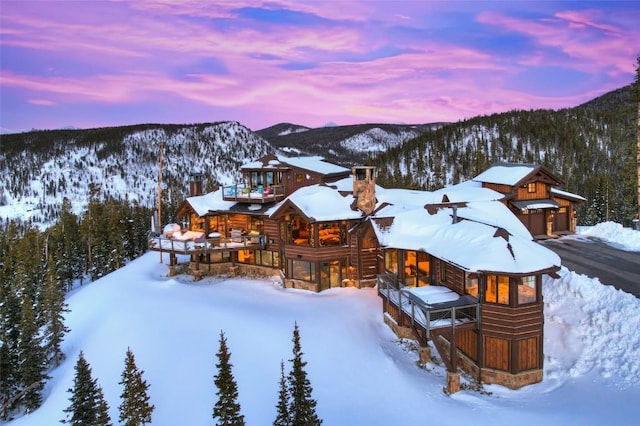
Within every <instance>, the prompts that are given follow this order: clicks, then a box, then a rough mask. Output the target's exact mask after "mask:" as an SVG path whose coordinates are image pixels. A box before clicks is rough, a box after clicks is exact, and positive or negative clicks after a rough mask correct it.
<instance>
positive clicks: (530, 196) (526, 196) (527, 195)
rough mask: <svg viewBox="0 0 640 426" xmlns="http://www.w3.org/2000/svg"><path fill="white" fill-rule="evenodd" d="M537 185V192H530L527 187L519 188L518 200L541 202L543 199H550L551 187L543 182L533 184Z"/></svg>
mask: <svg viewBox="0 0 640 426" xmlns="http://www.w3.org/2000/svg"><path fill="white" fill-rule="evenodd" d="M531 183H535V184H536V191H535V192H529V190H528V188H527V185H525V186H524V187H520V188H518V192H517V193H516V198H515V199H516V200H539V199H541V198H549V185H547V184H545V183H542V182H531Z"/></svg>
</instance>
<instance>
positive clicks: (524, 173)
mask: <svg viewBox="0 0 640 426" xmlns="http://www.w3.org/2000/svg"><path fill="white" fill-rule="evenodd" d="M535 174H542V175H545V176H546V177H547V178H548V179H549V180H550V181H551V182H553V183H555V185H560V184H562V183H563V182H562V179H560V178H559V177H558V176H556V175H554V174H553V173H551V172H550V171H549V170H548V169H547V168H546V167H544V166H541V165H537V164H518V163H497V164H494V165H493V166H491V167H489V168H488V169H487V170H485V171H484V172H482V173H480V174H479V175H478V176H476V177H475V178H473V180H474V181H476V182H483V183H495V184H499V185H509V186H519V185H520V184H522V183H524V182H525V181H527V180H528V179H529V178H530V177H531V176H533V175H535Z"/></svg>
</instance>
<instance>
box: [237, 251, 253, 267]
mask: <svg viewBox="0 0 640 426" xmlns="http://www.w3.org/2000/svg"><path fill="white" fill-rule="evenodd" d="M238 263H246V264H247V265H253V264H255V256H254V252H253V250H238Z"/></svg>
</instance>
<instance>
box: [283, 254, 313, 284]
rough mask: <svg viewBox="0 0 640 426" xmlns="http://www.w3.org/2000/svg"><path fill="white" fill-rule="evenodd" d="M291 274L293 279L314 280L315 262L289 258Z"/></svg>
mask: <svg viewBox="0 0 640 426" xmlns="http://www.w3.org/2000/svg"><path fill="white" fill-rule="evenodd" d="M289 274H291V278H293V279H296V280H301V281H312V282H313V281H315V280H316V271H315V263H312V262H307V261H306V260H293V259H289Z"/></svg>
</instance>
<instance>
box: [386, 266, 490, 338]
mask: <svg viewBox="0 0 640 426" xmlns="http://www.w3.org/2000/svg"><path fill="white" fill-rule="evenodd" d="M378 294H379V295H380V296H382V297H383V299H384V311H385V312H387V313H389V314H391V315H392V316H393V317H394V318H393V319H394V320H395V321H396V322H397V323H398V324H399V325H401V326H402V325H403V321H402V319H403V318H402V317H403V315H404V316H405V317H404V318H407V317H408V318H409V321H410V324H409V325H410V327H411V328H412V329H414V330H415V331H416V332H417V334H418V335H419V336H420V337H421V338H423V339H425V340H429V339H431V331H432V330H433V329H436V328H443V327H453V326H456V325H460V324H468V323H477V321H478V318H479V317H480V305H479V304H478V300H477V299H476V298H475V297H473V296H470V295H464V296H461V297H460V298H459V299H457V300H455V301H450V302H442V303H434V304H427V303H425V302H424V301H423V300H422V299H420V298H419V297H418V296H416V295H414V294H413V293H411V292H409V291H407V290H406V289H404V288H403V287H402V286H401V285H400V283H399V281H398V278H397V277H396V276H395V275H393V274H383V275H378ZM394 313H395V315H393V314H394Z"/></svg>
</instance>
